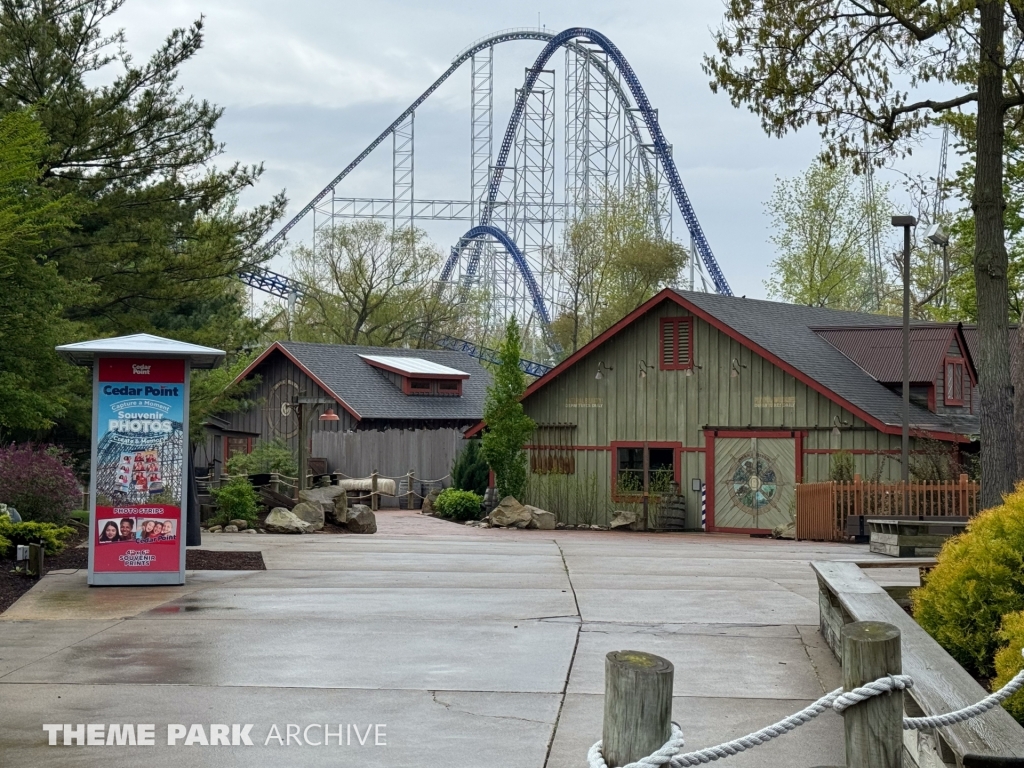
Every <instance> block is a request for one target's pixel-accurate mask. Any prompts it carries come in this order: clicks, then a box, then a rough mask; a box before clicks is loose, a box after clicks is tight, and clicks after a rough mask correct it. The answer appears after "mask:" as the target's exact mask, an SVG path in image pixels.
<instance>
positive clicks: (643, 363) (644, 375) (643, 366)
mask: <svg viewBox="0 0 1024 768" xmlns="http://www.w3.org/2000/svg"><path fill="white" fill-rule="evenodd" d="M636 366H637V368H639V369H640V378H641V379H646V378H647V371H648V370H649V369H650V368H651V366H650V365H648V364H647V361H646V360H640V361H639V362H638V363H637V364H636Z"/></svg>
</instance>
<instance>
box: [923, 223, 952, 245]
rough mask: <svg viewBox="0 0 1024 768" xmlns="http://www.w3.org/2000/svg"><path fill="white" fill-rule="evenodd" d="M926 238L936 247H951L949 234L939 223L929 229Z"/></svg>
mask: <svg viewBox="0 0 1024 768" xmlns="http://www.w3.org/2000/svg"><path fill="white" fill-rule="evenodd" d="M925 237H927V238H928V240H929V241H931V242H932V243H934V244H935V245H949V234H948V233H947V232H946V230H944V229H943V228H942V225H941V224H939V223H938V222H936V223H935V224H932V225H931V226H930V227H928V234H927V235H925Z"/></svg>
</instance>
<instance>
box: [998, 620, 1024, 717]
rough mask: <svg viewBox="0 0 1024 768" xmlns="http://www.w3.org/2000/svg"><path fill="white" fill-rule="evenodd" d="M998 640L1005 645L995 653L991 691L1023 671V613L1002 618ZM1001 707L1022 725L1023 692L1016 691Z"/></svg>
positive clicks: (1023, 709) (1023, 713)
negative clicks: (994, 668) (994, 673)
mask: <svg viewBox="0 0 1024 768" xmlns="http://www.w3.org/2000/svg"><path fill="white" fill-rule="evenodd" d="M999 639H1000V640H1002V641H1003V642H1004V643H1006V644H1007V645H1006V646H1005V647H1004V648H1002V649H1000V650H999V652H998V653H996V660H995V664H996V678H995V680H993V681H992V690H993V691H998V690H999V689H1000V688H1002V687H1003V686H1004V685H1006V684H1007V683H1008V682H1010V680H1011V678H1013V677H1014V676H1015V675H1016V674H1017V673H1018V672H1020V671H1021V669H1024V656H1021V653H1020V652H1021V648H1024V611H1018V612H1017V613H1009V614H1007V615H1006V616H1003V626H1002V629H1000V630H999ZM1003 707H1004V708H1005V709H1006V711H1007V712H1009V713H1010V714H1011V715H1013V717H1014V719H1015V720H1016V721H1017V722H1018V723H1021V724H1022V725H1024V691H1018V692H1017V693H1015V694H1013V696H1011V697H1010V698H1008V699H1007V700H1006V701H1004V702H1003Z"/></svg>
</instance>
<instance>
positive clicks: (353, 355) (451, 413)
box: [239, 341, 491, 423]
mask: <svg viewBox="0 0 1024 768" xmlns="http://www.w3.org/2000/svg"><path fill="white" fill-rule="evenodd" d="M275 351H276V352H277V353H278V354H281V353H284V354H285V355H286V356H287V357H289V358H290V359H291V360H292V361H293V362H295V363H297V364H298V365H299V366H300V367H301V368H303V369H304V370H305V372H306V373H307V374H310V375H311V376H312V377H313V378H314V379H316V380H318V381H319V382H320V383H321V384H322V386H324V387H325V388H326V389H327V390H328V391H329V393H330V394H332V395H334V396H335V397H336V398H337V399H338V400H339V401H340V402H343V403H344V404H345V405H346V406H348V408H347V410H349V411H350V412H353V413H354V414H357V418H358V419H359V420H361V421H362V420H365V419H380V420H401V421H462V422H467V423H471V422H474V421H476V420H478V419H481V418H483V413H484V399H485V397H486V395H487V387H488V385H489V384H490V383H491V376H490V374H489V373H488V372H487V371H486V370H485V369H484V368H483V366H481V365H480V363H478V362H477V361H476V360H474V359H473V358H472V357H470V356H469V355H467V354H466V353H464V352H452V351H449V350H443V349H393V348H389V347H359V346H346V345H341V344H310V343H306V342H299V341H279V342H276V343H275V344H274V345H272V346H271V347H270V348H269V349H268V350H267V351H266V352H264V353H263V354H262V355H260V357H259V358H258V359H257V360H256V361H255V362H254V363H253V365H251V366H249V368H248V369H246V371H244V372H243V374H242V376H240V377H239V378H242V377H244V376H247V375H249V374H250V373H252V372H254V371H255V370H256V369H257V368H258V367H259V363H261V362H262V361H263V360H265V359H266V358H267V357H268V356H270V355H271V354H274V353H275ZM360 355H387V356H389V357H409V358H419V359H421V360H426V361H429V362H431V363H437V364H439V365H443V366H447V367H448V368H454V369H457V370H458V371H462V372H465V373H467V374H469V378H468V379H465V380H464V381H463V383H462V396H461V397H423V396H409V395H405V394H403V393H402V390H401V389H400V388H399V387H398V386H397V385H395V384H394V383H393V382H392V381H390V380H389V379H388V378H387V375H386V373H385V372H384V371H381V370H380V369H378V368H375V367H373V366H372V365H370V364H369V363H367V362H366V361H365V360H363V359H362V358H360Z"/></svg>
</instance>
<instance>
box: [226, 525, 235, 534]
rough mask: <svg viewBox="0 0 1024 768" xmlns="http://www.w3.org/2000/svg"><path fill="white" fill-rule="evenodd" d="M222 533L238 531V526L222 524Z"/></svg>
mask: <svg viewBox="0 0 1024 768" xmlns="http://www.w3.org/2000/svg"><path fill="white" fill-rule="evenodd" d="M224 533H238V526H237V525H225V526H224Z"/></svg>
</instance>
